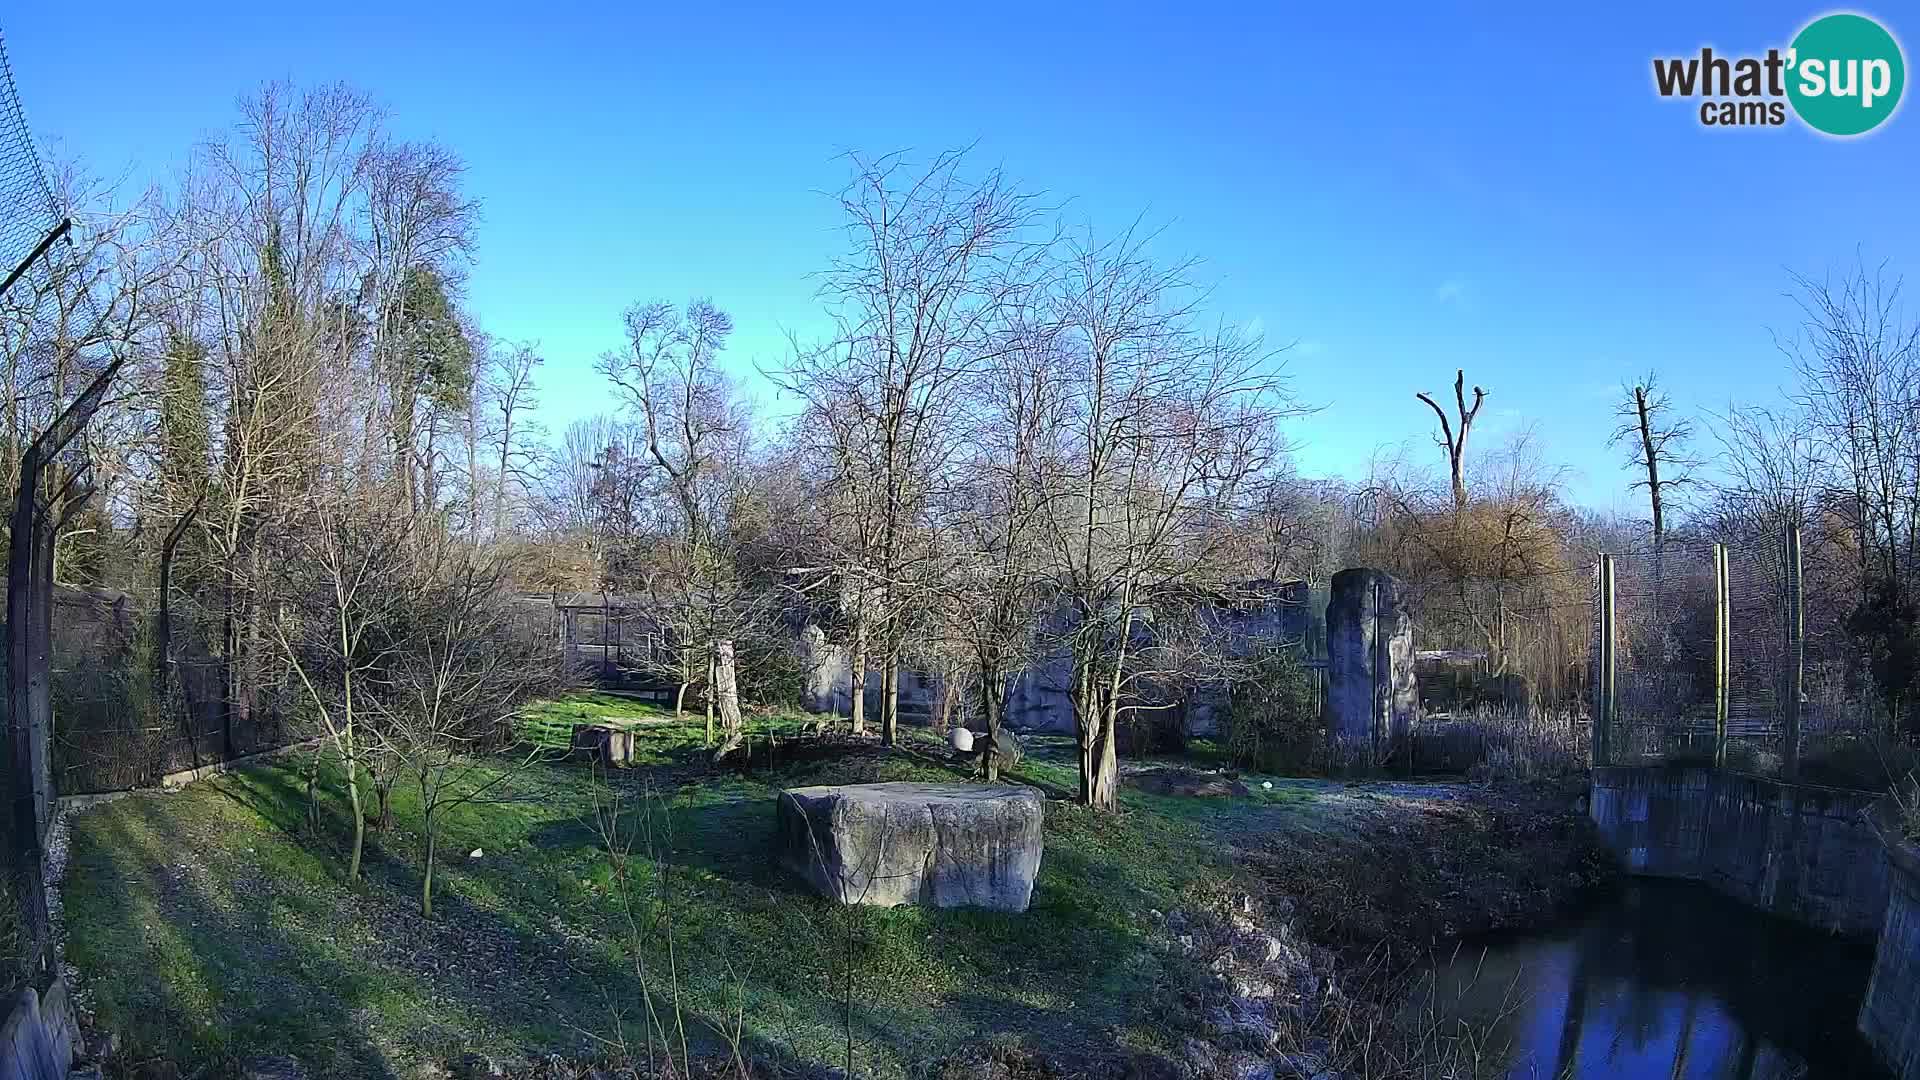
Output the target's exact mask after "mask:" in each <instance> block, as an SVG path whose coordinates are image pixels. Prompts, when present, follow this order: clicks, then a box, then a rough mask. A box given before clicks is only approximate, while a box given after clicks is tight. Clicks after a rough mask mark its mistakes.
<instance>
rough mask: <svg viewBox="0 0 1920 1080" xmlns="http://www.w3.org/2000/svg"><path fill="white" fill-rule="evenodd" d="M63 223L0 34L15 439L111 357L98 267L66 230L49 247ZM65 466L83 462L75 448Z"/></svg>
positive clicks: (33, 431)
mask: <svg viewBox="0 0 1920 1080" xmlns="http://www.w3.org/2000/svg"><path fill="white" fill-rule="evenodd" d="M66 221H67V211H66V207H65V206H63V204H62V200H61V199H60V197H59V195H58V193H57V192H56V191H55V190H54V187H53V186H52V185H51V184H50V183H49V182H48V176H47V170H46V168H45V166H44V165H43V164H42V161H41V157H40V153H39V150H38V148H37V147H36V146H35V144H34V141H33V134H32V132H31V130H30V129H29V128H28V127H27V119H26V112H25V110H24V109H23V108H22V106H21V103H20V94H19V91H18V89H17V88H16V87H15V85H14V80H13V68H12V66H11V65H10V64H9V63H8V60H7V55H6V43H5V40H4V38H0V278H5V277H10V276H12V275H13V274H14V272H15V271H16V270H17V271H19V275H18V277H17V278H14V280H13V282H12V284H11V285H10V286H8V287H7V289H6V291H5V293H4V295H0V356H4V363H5V370H4V371H0V377H4V380H5V382H6V387H7V390H8V391H9V396H10V398H11V408H10V409H9V410H8V411H7V414H6V423H7V427H8V434H9V436H10V437H12V438H14V439H16V440H24V439H31V438H32V437H33V436H35V435H37V434H38V433H39V432H41V431H42V430H44V429H45V428H46V426H47V424H48V422H49V421H51V420H52V419H53V417H54V416H55V415H56V414H57V413H58V412H59V410H60V409H61V408H62V407H64V406H65V404H66V403H67V402H68V401H70V400H71V399H72V398H73V396H74V395H76V394H78V393H79V392H80V391H81V390H82V389H84V388H85V387H86V386H87V384H88V383H89V382H91V381H92V380H93V378H94V376H95V375H97V374H98V373H99V372H100V371H101V370H103V369H104V368H105V366H106V364H107V363H108V361H109V360H110V356H109V355H108V353H109V350H107V349H105V348H103V347H101V344H100V342H99V341H98V340H97V338H98V336H99V332H100V330H101V329H102V328H103V326H104V318H105V315H106V314H107V311H106V308H105V307H103V305H102V304H101V303H100V302H99V300H98V298H97V297H95V296H94V295H93V292H92V290H93V288H94V286H95V284H96V283H97V282H98V281H99V280H100V278H101V276H102V275H101V274H100V273H99V270H100V267H99V266H98V265H96V264H95V262H94V260H93V257H92V255H91V254H90V253H89V252H87V251H86V250H85V249H84V248H80V247H76V245H75V244H74V243H73V242H72V237H71V236H70V235H62V236H61V237H60V238H59V239H58V240H57V241H56V242H53V243H51V244H48V243H47V241H48V240H49V238H50V237H53V236H54V235H55V234H56V232H57V231H58V230H59V229H60V228H61V226H62V225H63V223H65V222H66ZM43 246H44V250H42V248H43ZM36 252H38V253H39V254H38V257H35V254H36ZM68 463H69V464H70V465H72V466H74V467H76V468H77V467H78V466H79V465H80V464H81V461H80V460H79V458H78V450H77V447H76V448H74V449H73V451H72V452H71V457H70V460H69V462H68Z"/></svg>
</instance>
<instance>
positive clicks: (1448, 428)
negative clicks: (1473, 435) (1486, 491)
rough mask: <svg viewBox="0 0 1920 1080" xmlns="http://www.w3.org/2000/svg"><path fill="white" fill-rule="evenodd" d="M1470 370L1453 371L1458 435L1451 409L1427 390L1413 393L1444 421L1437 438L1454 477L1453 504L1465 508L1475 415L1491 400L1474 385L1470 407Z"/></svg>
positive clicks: (1449, 473) (1449, 471)
mask: <svg viewBox="0 0 1920 1080" xmlns="http://www.w3.org/2000/svg"><path fill="white" fill-rule="evenodd" d="M1466 385H1467V373H1466V371H1465V369H1459V370H1456V371H1455V372H1454V373H1453V402H1454V410H1455V412H1456V413H1457V414H1458V416H1459V420H1460V430H1459V432H1458V433H1457V434H1456V433H1455V431H1454V428H1453V424H1452V423H1450V422H1449V421H1448V420H1447V411H1446V410H1445V409H1442V408H1441V407H1440V404H1439V403H1438V402H1436V401H1434V400H1433V398H1432V397H1431V396H1430V395H1429V394H1427V393H1426V392H1425V391H1421V392H1420V393H1417V394H1415V395H1413V396H1414V397H1417V398H1419V399H1420V400H1421V401H1424V402H1426V403H1427V408H1429V409H1432V410H1433V415H1434V416H1435V417H1436V418H1438V419H1439V421H1440V433H1439V434H1438V435H1436V436H1434V439H1433V441H1434V442H1435V443H1436V444H1438V445H1439V447H1440V450H1441V452H1442V453H1444V454H1445V455H1446V457H1447V472H1448V475H1449V476H1450V477H1451V478H1452V480H1453V506H1454V509H1456V510H1464V509H1466V506H1467V474H1466V467H1467V435H1468V433H1470V432H1471V431H1472V430H1473V421H1474V418H1475V417H1477V416H1479V415H1480V406H1481V404H1482V403H1484V402H1485V401H1486V399H1487V392H1486V391H1485V390H1482V389H1480V388H1479V387H1478V386H1476V387H1474V388H1473V407H1472V408H1468V407H1467V393H1466Z"/></svg>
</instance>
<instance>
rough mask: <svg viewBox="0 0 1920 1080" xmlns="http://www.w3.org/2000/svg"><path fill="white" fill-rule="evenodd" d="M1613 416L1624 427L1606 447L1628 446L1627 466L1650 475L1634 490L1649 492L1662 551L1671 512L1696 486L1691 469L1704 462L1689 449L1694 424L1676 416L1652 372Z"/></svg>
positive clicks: (1627, 391)
mask: <svg viewBox="0 0 1920 1080" xmlns="http://www.w3.org/2000/svg"><path fill="white" fill-rule="evenodd" d="M1614 415H1615V416H1616V417H1618V418H1619V420H1620V424H1619V426H1618V427H1616V428H1614V429H1613V435H1612V437H1611V438H1609V439H1608V440H1607V445H1608V446H1620V445H1622V444H1624V445H1626V447H1627V448H1628V449H1627V465H1628V467H1629V468H1634V469H1637V470H1639V471H1640V472H1641V473H1644V474H1645V475H1644V477H1643V478H1641V479H1637V480H1635V481H1634V482H1633V483H1632V484H1631V485H1630V486H1631V487H1633V488H1636V489H1644V490H1645V491H1646V493H1647V505H1648V509H1649V511H1650V512H1651V513H1652V523H1653V544H1654V547H1655V548H1660V547H1662V546H1663V545H1664V544H1665V542H1666V536H1667V513H1668V511H1669V510H1670V509H1672V504H1673V501H1674V499H1675V498H1676V497H1677V496H1678V495H1679V494H1680V493H1681V492H1684V491H1685V490H1686V489H1687V488H1690V487H1693V486H1694V485H1695V484H1696V483H1697V481H1696V480H1695V479H1694V476H1693V473H1692V470H1693V469H1694V468H1695V467H1697V466H1698V465H1699V463H1700V462H1699V459H1698V458H1696V457H1694V456H1693V454H1692V452H1691V449H1690V447H1689V445H1688V444H1689V443H1691V442H1692V440H1693V422H1692V421H1691V420H1688V419H1687V418H1685V417H1675V416H1673V404H1672V402H1671V401H1670V400H1669V399H1668V397H1667V395H1666V394H1665V393H1664V392H1663V391H1661V389H1660V387H1659V384H1658V382H1657V381H1656V379H1655V377H1654V375H1653V373H1652V372H1648V373H1647V375H1646V377H1645V378H1643V379H1641V380H1640V381H1638V382H1636V383H1634V384H1632V385H1630V386H1623V387H1621V401H1620V404H1619V406H1618V407H1616V408H1615V410H1614Z"/></svg>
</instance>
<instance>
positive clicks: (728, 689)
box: [712, 641, 745, 761]
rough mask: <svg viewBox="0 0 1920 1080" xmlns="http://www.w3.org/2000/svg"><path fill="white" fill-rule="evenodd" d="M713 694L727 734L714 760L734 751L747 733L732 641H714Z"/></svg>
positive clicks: (721, 722)
mask: <svg viewBox="0 0 1920 1080" xmlns="http://www.w3.org/2000/svg"><path fill="white" fill-rule="evenodd" d="M712 696H713V698H714V699H715V700H716V701H717V702H718V703H719V706H720V727H721V731H722V732H723V733H724V734H725V736H726V737H725V739H724V740H723V741H722V742H721V743H720V749H718V750H716V751H714V754H713V757H714V760H715V761H718V760H720V759H721V758H723V757H725V756H727V755H728V754H730V753H732V752H733V751H734V749H735V748H736V747H738V746H739V745H740V742H741V739H742V738H743V737H744V735H745V724H744V723H742V721H741V718H740V688H739V685H738V682H737V680H736V677H735V671H734V664H733V642H731V641H716V642H714V643H713V695H712Z"/></svg>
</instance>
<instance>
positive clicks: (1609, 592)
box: [1592, 555, 1614, 766]
mask: <svg viewBox="0 0 1920 1080" xmlns="http://www.w3.org/2000/svg"><path fill="white" fill-rule="evenodd" d="M1613 615H1614V611H1613V556H1611V555H1602V556H1600V655H1599V656H1598V657H1596V658H1595V660H1596V663H1595V667H1596V668H1597V669H1598V670H1596V671H1595V672H1594V680H1593V697H1594V701H1593V736H1592V742H1593V763H1594V765H1596V766H1600V765H1608V764H1611V763H1612V760H1613V755H1612V745H1611V743H1612V733H1613V673H1614V658H1613V641H1614V620H1613Z"/></svg>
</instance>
